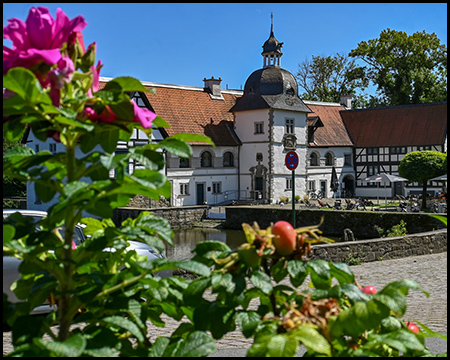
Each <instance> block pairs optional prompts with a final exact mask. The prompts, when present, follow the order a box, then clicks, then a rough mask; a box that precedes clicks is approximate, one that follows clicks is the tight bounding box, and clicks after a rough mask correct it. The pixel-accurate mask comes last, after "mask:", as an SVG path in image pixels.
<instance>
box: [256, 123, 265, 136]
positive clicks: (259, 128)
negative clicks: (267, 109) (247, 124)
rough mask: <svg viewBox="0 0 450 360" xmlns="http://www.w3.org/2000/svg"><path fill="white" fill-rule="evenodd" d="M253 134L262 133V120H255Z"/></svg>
mask: <svg viewBox="0 0 450 360" xmlns="http://www.w3.org/2000/svg"><path fill="white" fill-rule="evenodd" d="M255 134H264V123H263V122H255Z"/></svg>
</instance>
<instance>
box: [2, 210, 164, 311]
mask: <svg viewBox="0 0 450 360" xmlns="http://www.w3.org/2000/svg"><path fill="white" fill-rule="evenodd" d="M16 212H20V213H21V214H22V215H23V216H30V217H33V218H34V219H35V221H36V222H37V221H39V220H41V219H42V218H44V217H46V216H47V212H45V211H38V210H23V209H3V219H6V218H7V217H9V216H10V215H12V214H14V213H16ZM84 227H85V226H84V225H82V224H78V225H76V227H75V232H74V238H73V242H74V243H75V244H76V245H79V244H81V243H82V242H83V241H84V240H85V239H86V235H84V233H83V228H84ZM128 244H129V245H128V247H127V249H128V250H135V251H136V253H137V254H139V255H143V256H146V257H147V259H148V260H155V259H162V258H164V255H163V254H159V253H157V252H156V251H155V250H154V249H153V248H152V247H150V246H149V245H147V244H144V243H141V242H138V241H133V240H128ZM107 250H109V251H114V249H107ZM21 262H22V260H20V259H17V258H15V257H12V256H3V293H5V294H7V295H8V300H9V301H10V302H13V303H15V302H19V301H20V300H19V299H18V298H17V297H16V295H15V294H14V292H13V291H12V290H11V285H12V284H13V283H14V281H16V280H18V279H19V278H20V273H19V266H20V264H21ZM156 275H158V276H160V277H169V276H172V271H171V270H168V271H161V272H159V273H157V274H156ZM50 311H52V308H51V307H50V305H48V304H44V305H42V306H39V307H37V308H35V309H34V310H33V312H32V314H43V313H48V312H50Z"/></svg>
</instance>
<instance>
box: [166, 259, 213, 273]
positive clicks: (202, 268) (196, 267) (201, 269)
mask: <svg viewBox="0 0 450 360" xmlns="http://www.w3.org/2000/svg"><path fill="white" fill-rule="evenodd" d="M171 263H172V264H174V265H175V266H176V267H178V268H180V269H184V270H187V271H191V272H193V273H196V274H198V275H201V276H210V275H211V270H210V269H209V267H208V266H206V265H204V264H202V263H199V262H197V261H190V260H188V261H173V262H171Z"/></svg>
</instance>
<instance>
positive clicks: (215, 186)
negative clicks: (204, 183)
mask: <svg viewBox="0 0 450 360" xmlns="http://www.w3.org/2000/svg"><path fill="white" fill-rule="evenodd" d="M212 193H213V194H221V193H222V182H221V181H217V182H213V183H212Z"/></svg>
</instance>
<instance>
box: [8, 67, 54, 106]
mask: <svg viewBox="0 0 450 360" xmlns="http://www.w3.org/2000/svg"><path fill="white" fill-rule="evenodd" d="M3 88H5V89H8V90H11V91H13V92H15V93H16V94H17V95H18V96H20V97H21V98H22V99H24V100H25V101H26V102H27V103H29V104H36V103H39V102H43V103H46V104H51V103H52V102H51V99H50V97H49V95H48V94H47V93H45V92H43V90H42V87H41V85H40V83H39V80H38V79H37V78H36V76H35V75H34V74H33V73H32V72H31V71H30V70H28V69H25V68H21V67H15V68H12V69H10V70H9V71H8V73H7V74H6V75H4V76H3Z"/></svg>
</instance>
